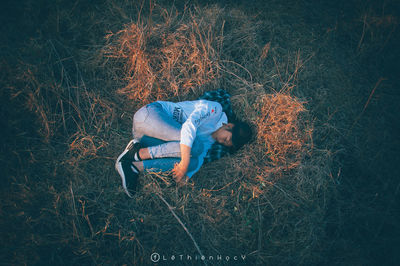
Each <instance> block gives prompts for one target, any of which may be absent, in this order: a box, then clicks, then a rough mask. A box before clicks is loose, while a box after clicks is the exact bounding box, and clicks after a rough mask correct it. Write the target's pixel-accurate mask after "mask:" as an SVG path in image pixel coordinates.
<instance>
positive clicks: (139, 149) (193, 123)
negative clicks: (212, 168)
mask: <svg viewBox="0 0 400 266" xmlns="http://www.w3.org/2000/svg"><path fill="white" fill-rule="evenodd" d="M133 136H134V139H133V140H131V141H130V142H129V143H128V145H127V146H126V148H125V150H124V151H123V152H122V154H121V155H120V156H119V157H118V159H117V161H116V164H115V168H116V169H117V171H118V173H119V175H120V176H121V179H122V186H123V188H124V190H125V192H126V194H127V195H128V196H129V197H132V195H133V193H134V192H135V189H136V186H137V179H138V176H139V173H140V172H142V171H144V170H150V169H152V170H153V171H170V170H172V173H173V176H174V178H175V180H176V182H180V181H181V180H182V178H183V177H185V176H187V177H188V178H190V177H192V176H193V174H194V173H196V172H197V171H198V170H199V169H200V167H201V165H202V164H203V162H204V158H205V156H206V155H207V152H208V150H209V149H210V147H211V146H212V145H213V143H214V142H217V143H220V144H222V145H224V146H226V147H230V148H231V150H232V151H235V150H237V149H239V148H240V147H241V146H243V145H244V144H245V143H247V142H248V141H249V140H250V139H251V136H252V132H251V128H250V126H249V125H248V124H247V123H244V122H235V123H228V118H227V116H226V114H225V112H223V109H222V106H221V104H220V103H218V102H214V101H208V100H196V101H184V102H178V103H173V102H166V101H157V102H153V103H150V104H148V105H146V106H143V107H142V108H140V109H139V110H138V111H137V112H136V113H135V115H134V117H133Z"/></svg>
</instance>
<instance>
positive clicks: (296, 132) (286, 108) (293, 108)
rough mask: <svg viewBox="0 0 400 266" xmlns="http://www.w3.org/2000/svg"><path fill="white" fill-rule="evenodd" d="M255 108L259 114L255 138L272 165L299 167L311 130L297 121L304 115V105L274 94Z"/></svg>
mask: <svg viewBox="0 0 400 266" xmlns="http://www.w3.org/2000/svg"><path fill="white" fill-rule="evenodd" d="M256 108H257V109H258V110H259V112H260V113H259V116H258V118H257V122H256V124H257V130H258V139H259V141H260V142H261V143H262V144H263V145H264V147H265V149H266V152H267V153H268V158H269V159H270V161H271V162H272V165H273V166H278V165H281V164H283V165H285V166H286V167H287V168H288V169H292V168H295V167H297V166H299V164H300V159H301V156H302V153H304V152H305V148H306V147H307V146H306V145H307V144H308V143H309V141H310V140H311V138H312V128H311V127H310V125H308V126H305V125H304V121H301V119H300V118H301V116H300V115H301V113H304V112H306V109H305V107H304V105H303V103H302V102H300V101H299V100H297V99H296V98H295V97H293V96H290V95H288V94H283V93H275V94H267V95H264V96H263V97H262V98H261V101H260V103H259V104H258V105H257V107H256ZM301 123H303V125H300V124H301Z"/></svg>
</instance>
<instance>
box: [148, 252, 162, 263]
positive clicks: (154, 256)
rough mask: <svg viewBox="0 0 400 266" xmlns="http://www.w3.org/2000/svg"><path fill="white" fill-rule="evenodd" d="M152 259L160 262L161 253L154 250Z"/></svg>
mask: <svg viewBox="0 0 400 266" xmlns="http://www.w3.org/2000/svg"><path fill="white" fill-rule="evenodd" d="M150 260H151V261H152V262H158V261H159V260H160V254H158V253H156V252H154V253H153V254H151V256H150Z"/></svg>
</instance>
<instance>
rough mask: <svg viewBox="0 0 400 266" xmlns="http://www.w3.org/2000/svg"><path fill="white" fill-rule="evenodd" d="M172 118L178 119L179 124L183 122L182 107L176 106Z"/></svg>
mask: <svg viewBox="0 0 400 266" xmlns="http://www.w3.org/2000/svg"><path fill="white" fill-rule="evenodd" d="M172 118H173V119H174V120H175V121H177V122H178V123H179V124H182V123H183V111H182V108H180V107H175V108H174V112H173V114H172Z"/></svg>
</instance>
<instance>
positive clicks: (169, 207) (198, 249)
mask: <svg viewBox="0 0 400 266" xmlns="http://www.w3.org/2000/svg"><path fill="white" fill-rule="evenodd" d="M156 194H157V196H158V197H159V198H160V199H161V200H162V201H163V202H164V203H165V205H167V206H168V209H169V210H170V211H171V213H172V214H173V215H174V217H175V218H176V220H177V221H178V222H179V223H180V224H181V226H182V227H183V229H184V230H185V231H186V233H187V234H188V235H189V237H190V238H191V239H192V241H193V243H194V245H195V247H196V249H197V251H198V252H199V254H200V256H201V257H204V255H203V253H202V252H201V250H200V248H199V245H197V242H196V240H195V239H194V237H193V236H192V234H191V233H190V232H189V230H188V229H187V228H186V226H185V225H184V224H183V222H182V221H181V219H179V217H178V215H176V213H175V212H174V210H173V208H172V206H171V205H169V203H168V202H167V201H166V200H165V199H164V197H163V196H161V195H160V194H159V193H156ZM203 262H204V265H207V263H206V262H205V261H204V260H203Z"/></svg>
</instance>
